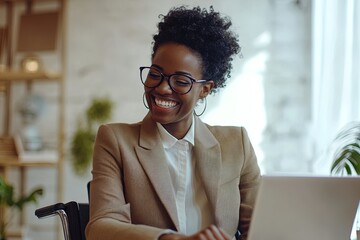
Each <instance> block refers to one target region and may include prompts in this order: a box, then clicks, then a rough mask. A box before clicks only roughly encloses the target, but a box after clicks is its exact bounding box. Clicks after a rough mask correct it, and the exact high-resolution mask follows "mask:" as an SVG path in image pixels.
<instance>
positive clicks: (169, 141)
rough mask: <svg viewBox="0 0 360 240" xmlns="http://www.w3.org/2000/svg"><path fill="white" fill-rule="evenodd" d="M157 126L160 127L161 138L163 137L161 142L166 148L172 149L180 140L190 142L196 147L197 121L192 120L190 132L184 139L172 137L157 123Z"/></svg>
mask: <svg viewBox="0 0 360 240" xmlns="http://www.w3.org/2000/svg"><path fill="white" fill-rule="evenodd" d="M156 125H157V127H158V130H159V133H160V137H161V141H162V144H163V146H164V148H171V147H172V146H174V145H175V143H176V142H177V141H180V140H186V141H188V142H189V143H190V144H191V145H192V146H194V145H195V141H194V138H195V119H194V117H193V119H192V124H191V126H190V129H189V131H188V132H187V133H186V135H185V136H184V138H183V139H179V140H178V139H177V138H176V137H174V136H173V135H171V134H170V133H169V132H168V131H167V130H166V129H165V128H164V127H163V126H162V125H161V124H160V123H158V122H156Z"/></svg>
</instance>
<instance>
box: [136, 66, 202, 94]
mask: <svg viewBox="0 0 360 240" xmlns="http://www.w3.org/2000/svg"><path fill="white" fill-rule="evenodd" d="M140 78H141V82H142V83H143V84H144V86H145V87H148V88H156V87H157V86H159V85H160V84H161V83H162V81H164V79H166V78H167V79H168V83H169V86H170V88H171V90H173V91H174V92H176V93H179V94H186V93H188V92H190V90H191V88H192V86H193V83H202V82H206V81H207V80H195V79H194V78H192V77H190V76H187V75H183V74H179V73H175V74H170V75H165V74H163V73H162V72H160V71H159V70H157V69H156V68H152V67H140Z"/></svg>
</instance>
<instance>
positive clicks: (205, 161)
mask: <svg viewBox="0 0 360 240" xmlns="http://www.w3.org/2000/svg"><path fill="white" fill-rule="evenodd" d="M193 150H194V152H193V156H194V158H195V161H196V164H195V168H196V171H197V172H198V173H199V176H200V179H201V181H202V184H203V186H204V190H205V193H206V195H207V197H208V200H209V202H210V204H211V206H212V208H213V209H212V210H213V212H215V216H216V215H218V214H216V210H217V209H218V207H216V203H217V192H218V186H219V183H220V167H221V154H220V146H219V143H218V141H217V140H216V139H215V137H214V136H213V134H212V133H211V132H210V130H209V129H208V128H207V126H206V125H205V124H204V123H203V122H202V121H201V120H200V119H199V118H198V117H195V147H194V149H193ZM136 152H137V154H138V157H139V161H140V163H141V164H142V166H143V168H144V170H145V172H146V173H147V176H148V177H149V179H150V181H151V183H152V185H153V187H154V189H155V191H156V193H157V194H158V196H159V198H160V200H161V202H162V203H163V205H164V206H165V209H166V210H167V212H168V213H169V216H170V218H171V219H172V221H173V222H174V225H175V226H176V228H177V229H179V221H178V216H177V211H176V202H175V196H174V192H173V188H172V185H171V184H169V183H171V177H170V173H169V168H168V165H167V161H166V157H165V152H164V149H163V146H162V144H161V138H160V134H159V132H158V129H157V126H156V122H154V121H153V120H152V119H151V117H150V113H148V114H147V115H146V116H145V118H144V119H143V122H142V125H141V130H140V138H139V146H138V147H136ZM215 221H216V222H217V219H215Z"/></svg>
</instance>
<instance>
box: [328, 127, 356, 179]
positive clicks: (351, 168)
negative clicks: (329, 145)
mask: <svg viewBox="0 0 360 240" xmlns="http://www.w3.org/2000/svg"><path fill="white" fill-rule="evenodd" d="M333 146H334V155H333V156H334V158H333V159H334V161H333V163H332V165H331V173H333V174H340V175H344V174H346V175H360V122H351V123H349V124H348V125H346V126H345V127H344V128H343V129H342V130H341V131H340V132H339V134H338V135H337V136H336V138H335V140H334V142H333Z"/></svg>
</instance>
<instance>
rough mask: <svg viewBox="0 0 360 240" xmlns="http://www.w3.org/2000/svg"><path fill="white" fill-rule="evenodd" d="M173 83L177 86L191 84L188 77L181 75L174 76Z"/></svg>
mask: <svg viewBox="0 0 360 240" xmlns="http://www.w3.org/2000/svg"><path fill="white" fill-rule="evenodd" d="M174 80H175V83H176V84H177V85H179V86H187V85H189V84H191V82H190V79H188V78H187V77H183V76H179V77H177V76H176V77H175V78H174Z"/></svg>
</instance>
